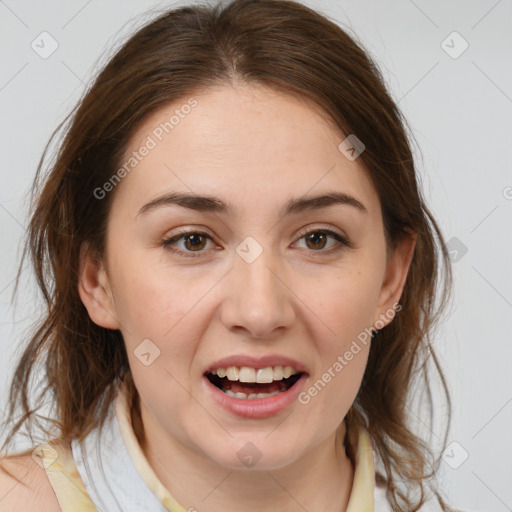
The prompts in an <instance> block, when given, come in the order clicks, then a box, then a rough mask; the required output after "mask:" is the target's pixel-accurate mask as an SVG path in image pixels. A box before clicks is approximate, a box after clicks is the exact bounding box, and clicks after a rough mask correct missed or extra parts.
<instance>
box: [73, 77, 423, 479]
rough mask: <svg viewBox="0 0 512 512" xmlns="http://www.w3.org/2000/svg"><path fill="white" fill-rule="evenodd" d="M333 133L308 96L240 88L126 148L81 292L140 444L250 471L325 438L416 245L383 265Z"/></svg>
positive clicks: (156, 117)
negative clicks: (123, 354)
mask: <svg viewBox="0 0 512 512" xmlns="http://www.w3.org/2000/svg"><path fill="white" fill-rule="evenodd" d="M172 116H174V117H172ZM166 123H167V124H166ZM344 138H345V136H342V135H341V134H340V133H339V132H338V131H337V130H335V129H334V128H333V126H332V125H331V124H329V123H328V122H327V121H326V120H325V119H324V118H323V117H322V116H320V115H319V114H317V113H316V112H315V111H314V110H312V108H311V107H310V106H308V105H307V104H306V103H305V102H302V101H299V100H297V99H294V98H292V97H290V96H286V95H282V94H280V93H277V92H275V91H272V90H269V89H267V88H256V87H250V88H249V87H248V86H239V85H238V86H234V87H228V86H223V87H217V88H213V89H208V90H207V91H206V92H204V93H202V94H196V95H194V96H193V98H189V97H186V98H184V99H183V101H181V102H176V103H173V104H172V105H169V106H168V107H165V108H162V109H160V110H159V111H157V112H155V113H154V114H152V115H151V116H150V117H149V118H148V119H147V120H146V121H145V122H144V123H143V125H141V126H140V127H139V129H138V131H137V133H136V134H135V136H134V137H133V138H132V139H131V142H130V145H129V148H128V151H127V153H126V159H125V161H123V162H122V163H121V165H120V166H119V167H122V166H123V165H124V164H125V163H126V162H128V165H127V166H126V167H125V171H126V169H129V171H128V172H124V173H123V172H120V173H119V174H118V177H122V179H121V180H120V182H119V183H118V184H117V186H116V187H115V190H114V191H113V192H112V191H110V192H107V193H114V194H115V195H114V199H113V204H112V209H111V212H110V217H109V222H108V230H107V240H106V259H105V261H104V262H103V265H102V266H101V267H99V268H97V267H94V266H93V265H92V263H91V264H88V266H87V265H86V266H85V267H84V268H85V270H84V271H83V279H82V285H83V289H82V290H81V296H82V300H83V301H84V303H85V304H86V306H87V308H88V310H89V313H90V315H91V318H92V319H93V320H94V321H95V322H96V323H98V324H99V325H102V326H104V327H107V328H111V329H119V330H120V331H121V333H122V335H123V339H124V342H125V344H126V349H127V353H128V358H129V362H130V367H131V370H132V373H133V377H134V381H135V384H136V387H137V389H138V392H139V394H140V397H141V410H142V418H143V423H144V429H145V432H146V434H147V435H148V434H149V438H150V439H151V438H152V437H154V438H159V439H166V440H168V441H170V442H175V445H176V446H178V445H179V446H180V447H181V448H182V449H185V450H190V451H191V452H193V453H195V454H196V455H199V456H200V457H203V458H204V457H206V458H207V459H209V461H210V462H213V463H215V464H218V465H221V466H223V467H231V468H243V467H244V465H245V466H248V461H249V460H252V461H254V462H255V463H257V465H258V468H260V469H261V468H263V469H272V468H274V469H277V468H280V467H284V466H286V465H288V464H291V463H292V462H294V461H296V460H299V459H301V458H302V457H304V456H305V455H307V454H308V453H313V452H311V450H314V449H315V447H318V446H320V445H321V443H326V442H330V441H331V440H332V439H333V436H334V434H335V431H336V429H337V427H338V426H339V425H340V423H341V422H342V421H343V419H344V417H345V415H346V413H347V411H348V409H349V408H350V406H351V404H352V402H353V401H354V399H355V396H356V394H357V391H358V389H359V386H360V383H361V379H362V376H363V373H364V369H365V365H366V361H367V356H368V351H369V347H370V337H369V335H368V334H369V332H370V329H371V327H372V326H376V327H377V328H382V327H383V326H384V325H386V324H387V323H389V322H390V321H391V319H392V316H393V304H394V303H395V302H397V301H398V300H399V297H400V294H401V290H402V287H403V283H404V280H405V276H406V271H407V267H408V264H409V261H410V257H411V254H412V249H413V243H409V244H408V245H407V244H405V243H404V244H403V245H402V246H399V249H398V250H397V251H396V252H395V253H394V256H393V258H391V259H390V261H389V264H388V263H387V261H386V245H385V238H384V231H383V223H382V217H381V211H380V202H379V198H378V196H377V194H376V191H375V190H374V188H373V186H372V183H371V182H370V180H369V178H368V176H367V174H366V172H365V170H364V169H363V167H362V164H361V159H359V158H356V159H355V160H353V158H352V159H349V158H347V156H346V155H349V156H350V153H343V152H342V151H341V150H340V149H339V148H338V146H339V145H340V143H341V142H342V141H343V140H344ZM363 143H364V141H363ZM143 148H146V149H143ZM134 152H135V153H136V155H134ZM130 157H132V160H129V159H130ZM135 159H136V160H135ZM129 162H131V163H129ZM134 163H136V165H133V164H134ZM123 175H124V177H123ZM117 181H119V180H117ZM109 188H110V187H109V186H108V185H107V186H106V187H105V190H109ZM100 196H101V193H98V197H100ZM203 196H204V197H207V198H208V199H200V197H203ZM329 198H330V199H329ZM332 198H337V199H336V200H332ZM343 198H345V200H343ZM97 200H102V199H97ZM184 233H188V235H186V236H185V235H184ZM342 240H346V241H347V242H348V244H349V245H346V244H345V243H344V242H343V241H342ZM95 269H97V273H94V272H96V270H95ZM93 295H94V298H93ZM287 366H290V367H292V370H291V371H290V370H289V369H288V370H287V369H286V368H285V367H287ZM280 367H283V368H284V370H281V369H280ZM264 368H266V369H265V370H263V371H261V372H258V369H264ZM268 368H271V369H270V370H269V369H268ZM219 369H220V370H219ZM210 371H214V372H215V371H217V373H218V374H220V375H217V376H216V377H214V376H213V375H208V372H210ZM286 371H288V374H289V373H292V374H296V373H297V372H299V376H300V378H299V379H298V380H297V376H296V377H293V376H292V377H291V378H289V379H288V380H286V381H285V380H283V379H284V377H286V376H287V375H288V374H287V373H286ZM226 373H227V376H224V374H226ZM237 379H238V380H237ZM255 379H257V380H259V381H263V382H259V383H258V382H256V383H254V382H252V383H251V382H250V381H254V380H255ZM243 381H247V382H243ZM293 382H295V383H294V384H293V385H292V386H291V387H290V388H289V389H288V390H287V391H281V390H282V389H285V388H286V387H287V386H289V385H290V384H292V383H293ZM218 386H220V387H222V390H221V389H219V387H218ZM226 391H227V393H226ZM236 393H242V394H238V395H237V394H236ZM244 393H245V394H244ZM258 393H262V397H260V398H257V395H258ZM276 393H277V394H276ZM250 395H253V396H250ZM267 395H271V396H267ZM255 396H256V398H254V397H255Z"/></svg>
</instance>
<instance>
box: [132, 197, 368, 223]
mask: <svg viewBox="0 0 512 512" xmlns="http://www.w3.org/2000/svg"><path fill="white" fill-rule="evenodd" d="M172 205H178V206H182V207H184V208H189V209H191V210H196V211H199V212H205V213H208V212H211V213H219V214H228V215H233V214H234V213H235V212H236V208H235V207H234V206H233V205H232V204H230V203H226V202H224V201H222V200H221V199H219V198H218V197H214V196H208V195H204V196H201V195H196V194H191V193H188V192H171V193H168V194H164V195H162V196H159V197H157V198H155V199H153V200H151V201H150V202H149V203H147V204H145V205H144V206H143V207H142V208H140V210H139V212H138V213H137V216H139V215H143V214H145V213H147V212H149V211H151V210H155V209H156V208H160V207H162V206H172ZM333 205H347V206H352V207H353V208H355V209H357V210H358V211H360V212H361V213H366V214H367V213H368V210H367V209H366V207H365V206H364V205H363V203H361V201H359V200H358V199H356V198H355V197H353V196H351V195H349V194H346V193H344V192H330V193H327V194H320V195H316V196H309V197H300V198H298V199H290V200H289V201H288V202H286V203H285V205H284V206H283V208H282V209H281V212H280V215H279V216H280V217H284V216H286V215H290V214H298V213H302V212H305V211H312V210H320V209H322V208H327V207H329V206H333Z"/></svg>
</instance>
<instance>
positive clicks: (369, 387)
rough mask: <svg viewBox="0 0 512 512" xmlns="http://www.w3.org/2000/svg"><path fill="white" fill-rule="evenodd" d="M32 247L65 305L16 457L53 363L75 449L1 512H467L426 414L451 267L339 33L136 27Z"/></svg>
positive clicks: (367, 82) (58, 308) (395, 116)
mask: <svg viewBox="0 0 512 512" xmlns="http://www.w3.org/2000/svg"><path fill="white" fill-rule="evenodd" d="M40 170H41V166H40V167H39V170H38V175H39V173H40ZM36 183H37V180H36ZM35 186H37V185H35ZM38 190H39V189H38ZM436 238H437V242H438V246H436ZM27 250H28V251H29V253H30V255H31V257H32V260H33V262H34V266H35V271H36V275H37V278H38V282H39V285H40V287H41V290H42V292H43V296H44V297H45V299H46V301H47V303H48V308H49V309H48V314H47V316H46V317H45V318H44V320H43V321H42V322H41V324H40V325H39V327H38V329H37V331H36V332H35V333H34V335H33V337H32V339H31V340H30V343H29V345H28V347H27V348H26V350H25V352H24V354H23V356H22V358H21V360H20V362H19V364H18V367H17V369H16V372H15V376H14V381H13V383H12V388H11V396H10V407H11V411H10V412H11V414H12V413H13V412H14V411H15V408H16V407H17V405H18V404H19V403H21V406H22V409H23V412H24V415H23V417H22V419H21V420H20V421H19V422H18V423H17V424H16V425H15V427H13V428H12V429H11V431H10V436H9V437H8V439H7V441H6V444H7V442H8V441H10V440H11V439H12V437H13V436H14V434H15V433H16V432H17V431H18V430H19V429H20V428H21V427H22V426H24V425H28V426H29V427H31V422H32V421H34V420H33V414H32V412H33V411H32V410H31V407H30V406H29V403H28V396H29V394H30V393H31V391H30V390H29V386H28V383H29V378H30V375H31V371H32V369H33V367H34V365H35V364H36V363H38V362H40V361H44V365H45V380H46V383H47V387H46V388H45V389H43V391H42V392H41V394H40V395H39V398H40V399H41V400H42V398H43V397H44V396H45V394H46V392H47V391H51V393H52V394H53V396H52V399H53V401H54V404H55V406H56V410H55V419H54V422H55V426H56V427H57V428H58V434H57V435H55V433H54V432H53V433H52V432H50V431H48V430H45V432H46V434H47V438H48V440H49V442H48V443H43V444H41V445H39V446H37V447H36V449H35V450H34V451H33V452H32V450H29V451H27V452H24V453H22V454H17V455H18V456H17V457H14V458H12V457H11V458H6V459H4V460H3V461H2V463H3V466H4V468H5V470H6V473H5V474H2V477H1V478H2V480H0V495H5V494H6V496H5V497H4V499H3V500H2V502H0V503H2V506H3V507H4V508H3V510H4V509H5V510H15V509H16V510H19V509H20V506H21V505H20V504H23V506H26V507H28V506H29V505H30V504H31V503H33V502H34V500H37V502H38V503H39V504H41V506H42V507H43V508H44V509H45V510H63V511H70V510H74V511H76V510H88V511H89V510H108V511H113V510H122V511H127V510H138V511H140V510H170V511H184V510H199V511H201V510H208V511H210V512H216V511H220V510H232V509H235V508H237V509H240V510H244V511H251V510H280V511H288V510H298V509H299V508H302V509H305V510H309V511H317V510H318V511H319V510H322V511H326V510H327V511H337V512H339V511H349V512H355V511H358V512H360V511H373V510H375V511H381V510H400V511H406V510H407V511H409V510H419V509H420V507H422V506H423V505H424V504H425V503H426V502H427V500H429V499H430V498H431V495H432V494H435V495H436V496H435V497H434V498H432V499H431V500H430V501H429V505H428V506H429V507H430V508H429V510H432V506H433V504H434V503H435V504H436V506H437V507H438V508H439V509H441V510H449V508H448V507H447V505H445V503H444V502H443V499H442V498H441V496H440V495H439V494H438V493H437V491H435V487H433V485H431V482H430V480H431V477H432V476H434V474H435V472H436V469H437V467H438V460H439V459H437V458H436V457H434V455H433V454H432V453H431V450H430V449H429V447H428V445H427V444H426V443H425V442H424V441H422V440H421V438H420V437H419V435H418V433H417V432H416V433H415V432H414V431H413V429H412V427H411V426H410V424H411V421H410V420H411V409H410V407H409V405H408V399H409V398H410V393H411V391H412V387H413V385H414V382H415V380H416V378H418V376H419V377H420V378H421V377H422V376H426V379H425V384H426V386H427V390H429V387H428V386H429V380H428V374H427V369H428V367H429V366H430V365H433V367H434V369H435V370H437V371H438V372H439V374H440V376H441V381H442V383H443V385H444V378H443V377H442V373H441V371H440V369H439V367H438V363H437V359H436V356H435V354H434V352H433V349H432V347H431V345H430V344H429V339H430V336H431V330H432V327H433V325H434V323H435V321H436V320H437V319H438V315H439V313H440V312H441V311H442V309H443V308H444V306H445V304H446V300H447V297H448V293H449V289H450V283H451V273H450V267H449V260H448V254H447V250H446V247H445V244H444V240H443V237H442V234H441V233H440V230H439V228H438V226H437V224H436V222H435V220H434V218H433V216H432V215H431V214H430V212H429V210H428V208H427V207H426V205H425V202H424V200H423V198H422V197H421V193H420V191H419V189H418V184H417V178H416V174H415V168H414V162H413V157H412V153H411V149H410V145H409V142H408V139H407V135H406V132H405V129H404V122H403V120H402V117H401V114H400V112H399V111H398V109H397V107H396V105H395V104H394V103H393V101H392V100H391V98H390V96H389V94H388V93H387V91H386V89H385V87H384V85H383V81H382V79H381V76H380V74H379V72H378V70H377V68H376V67H375V65H374V64H373V63H372V61H371V60H370V58H369V57H368V55H367V54H366V53H365V52H364V51H363V50H362V49H361V48H360V47H359V46H358V45H357V44H356V43H355V41H354V40H353V39H352V38H351V37H350V36H349V35H348V34H346V33H345V32H344V31H343V30H342V29H341V28H339V27H338V26H337V25H336V24H335V23H333V22H331V21H329V20H327V19H326V18H325V17H323V16H321V15H320V14H318V13H316V12H314V11H312V10H310V9H309V8H306V7H305V6H302V5H300V4H298V3H295V2H289V1H281V0H258V1H250V0H235V1H233V2H231V3H229V4H227V5H224V6H222V5H218V6H215V7H209V6H197V5H195V6H190V7H183V8H179V9H173V10H170V11H168V12H166V13H164V14H163V15H162V16H160V17H159V18H158V19H156V20H154V21H152V22H151V23H149V24H148V25H147V26H145V27H143V28H142V29H140V30H139V31H138V32H137V33H136V34H135V35H133V36H132V37H131V38H130V40H129V41H127V42H126V43H125V44H124V46H123V47H122V48H121V49H120V50H119V51H118V52H117V54H116V55H115V56H114V57H113V58H112V59H111V61H110V62H109V63H108V64H107V66H106V67H105V68H104V69H103V70H102V71H101V73H100V74H99V76H98V77H97V79H96V80H95V82H94V84H93V86H92V88H91V89H90V90H89V91H88V92H87V94H85V96H84V98H83V99H82V101H81V102H80V104H79V105H78V106H77V108H76V110H75V112H74V113H73V116H72V117H71V119H70V123H69V126H68V130H67V133H66V135H65V137H64V140H63V143H62V146H61V149H60V151H59V154H58V157H57V159H56V162H55V164H54V165H53V167H52V169H51V171H50V173H49V174H48V176H47V177H46V178H45V181H44V184H43V185H42V187H41V189H40V191H39V192H38V195H37V198H36V202H35V205H34V211H33V214H32V221H31V224H30V229H29V238H28V245H27ZM441 262H443V263H444V267H443V268H444V269H445V274H444V275H443V278H441V275H440V270H441V268H440V263H441ZM438 286H441V289H440V290H439V288H438ZM438 298H440V299H441V303H440V305H439V306H438V308H436V307H435V300H436V299H438ZM444 389H445V391H446V386H444ZM427 396H430V395H429V394H427ZM446 396H447V398H448V394H447V395H446ZM448 404H449V401H448ZM428 405H430V407H431V405H432V404H428V403H427V406H428ZM41 428H43V427H42V426H41ZM9 475H10V476H9ZM20 480H21V481H22V482H23V483H25V484H26V486H23V485H21V484H19V485H16V482H17V481H20ZM23 506H21V508H23Z"/></svg>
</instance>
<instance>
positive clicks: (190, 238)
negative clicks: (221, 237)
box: [162, 231, 212, 258]
mask: <svg viewBox="0 0 512 512" xmlns="http://www.w3.org/2000/svg"><path fill="white" fill-rule="evenodd" d="M181 239H183V243H184V247H185V250H182V249H176V248H175V247H172V245H174V244H175V243H177V242H178V241H180V240H181ZM208 240H209V241H212V238H211V236H210V235H208V234H206V233H202V232H198V231H182V232H181V233H180V234H178V235H174V236H173V237H171V238H167V239H166V240H163V242H162V246H163V247H165V248H166V249H167V250H169V251H171V252H174V253H177V254H180V255H182V256H186V257H192V258H193V257H197V256H201V253H202V252H204V251H203V250H202V249H204V247H205V245H206V242H207V241H208ZM191 253H192V254H191ZM193 253H197V254H193Z"/></svg>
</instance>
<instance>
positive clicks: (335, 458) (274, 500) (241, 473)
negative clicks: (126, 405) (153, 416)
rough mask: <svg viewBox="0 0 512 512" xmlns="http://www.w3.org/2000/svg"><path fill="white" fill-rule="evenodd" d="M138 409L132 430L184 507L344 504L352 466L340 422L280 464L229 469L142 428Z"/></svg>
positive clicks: (221, 510) (316, 509)
mask: <svg viewBox="0 0 512 512" xmlns="http://www.w3.org/2000/svg"><path fill="white" fill-rule="evenodd" d="M144 413H145V411H142V414H140V413H138V411H137V412H134V410H132V422H133V423H132V425H133V428H134V433H135V435H136V437H137V439H138V440H139V443H140V445H141V448H142V450H143V452H144V455H145V456H146V459H147V461H148V463H149V465H150V466H151V467H152V469H153V471H154V472H155V474H156V475H157V477H158V479H159V480H160V481H161V483H162V484H163V485H164V487H165V488H166V489H167V490H168V491H169V493H170V494H171V495H172V496H173V497H174V498H175V499H176V500H177V501H178V502H179V503H180V504H181V505H182V506H183V507H184V508H185V509H186V510H194V509H197V510H201V509H203V510H204V509H205V508H207V509H208V511H209V512H225V511H226V510H233V509H240V510H244V511H247V512H253V511H254V512H256V511H258V512H259V511H260V510H262V509H263V510H280V512H291V511H294V512H295V511H297V510H298V509H299V508H302V509H303V510H308V512H320V511H322V512H344V511H345V510H346V508H347V504H348V501H349V498H350V492H351V488H352V482H353V478H354V468H353V466H352V463H351V461H350V459H349V458H348V456H347V454H346V453H345V448H344V442H343V440H344V439H345V436H346V427H345V422H344V423H342V425H341V426H340V428H339V430H338V432H337V433H334V434H333V435H332V436H329V437H328V438H327V439H325V440H324V441H322V442H321V443H320V444H319V445H318V446H316V447H315V448H313V449H312V450H310V452H308V453H307V454H305V455H304V456H303V457H302V458H300V459H298V460H296V461H294V462H293V463H292V464H290V465H288V466H286V467H284V468H280V469H277V470H272V471H267V470H232V469H229V468H225V467H222V466H219V465H218V464H216V463H214V462H213V461H211V460H210V459H208V458H206V457H205V456H204V454H200V453H198V452H196V451H193V450H190V449H189V448H188V447H187V446H185V445H183V444H182V443H180V442H179V441H177V440H176V439H175V438H173V437H172V436H170V435H169V434H168V433H166V432H165V431H163V430H158V429H156V430H155V431H151V432H148V431H147V430H145V429H144V421H143V417H144ZM139 414H140V416H139ZM151 423H152V422H148V425H149V424H151ZM340 441H341V442H340ZM298 507H299V508H298Z"/></svg>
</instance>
